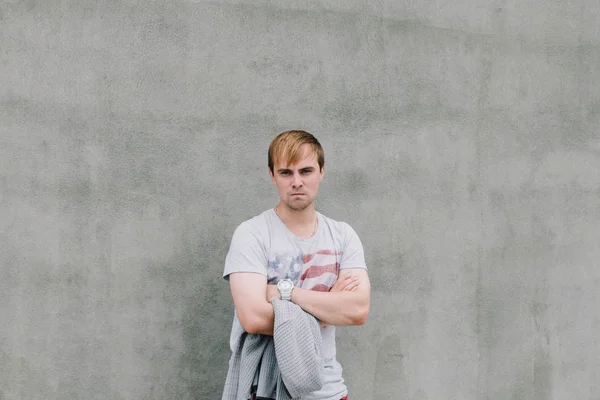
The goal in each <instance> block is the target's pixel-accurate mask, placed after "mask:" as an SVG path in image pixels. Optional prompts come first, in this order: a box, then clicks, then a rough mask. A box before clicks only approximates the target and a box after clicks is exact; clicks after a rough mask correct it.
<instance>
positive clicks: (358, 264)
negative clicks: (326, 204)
mask: <svg viewBox="0 0 600 400" xmlns="http://www.w3.org/2000/svg"><path fill="white" fill-rule="evenodd" d="M343 225H344V231H345V235H344V236H345V240H344V248H343V250H342V259H341V261H340V269H344V268H364V269H367V264H366V263H365V253H364V250H363V246H362V243H361V241H360V238H359V237H358V235H357V234H356V232H355V231H354V229H352V227H351V226H350V225H348V224H346V223H344V224H343Z"/></svg>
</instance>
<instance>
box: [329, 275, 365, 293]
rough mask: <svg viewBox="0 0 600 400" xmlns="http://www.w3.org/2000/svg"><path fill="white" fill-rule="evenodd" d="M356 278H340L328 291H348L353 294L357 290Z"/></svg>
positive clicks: (357, 282) (349, 276) (350, 276)
mask: <svg viewBox="0 0 600 400" xmlns="http://www.w3.org/2000/svg"><path fill="white" fill-rule="evenodd" d="M358 284H359V281H358V278H357V277H356V276H354V275H348V276H347V277H345V278H341V279H338V280H337V281H335V283H334V284H333V286H332V287H331V289H329V291H330V292H343V291H348V292H355V291H357V290H358Z"/></svg>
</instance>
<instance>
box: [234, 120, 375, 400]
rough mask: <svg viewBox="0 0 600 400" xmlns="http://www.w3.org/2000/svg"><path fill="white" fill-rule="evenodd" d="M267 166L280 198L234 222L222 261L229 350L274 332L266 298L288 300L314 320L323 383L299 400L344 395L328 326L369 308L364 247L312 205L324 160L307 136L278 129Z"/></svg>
mask: <svg viewBox="0 0 600 400" xmlns="http://www.w3.org/2000/svg"><path fill="white" fill-rule="evenodd" d="M268 167H269V174H270V177H271V181H272V183H273V184H274V185H275V186H276V187H277V190H278V192H279V198H280V201H279V203H278V204H277V205H276V206H275V207H274V208H272V209H269V210H267V211H265V212H263V213H261V214H260V215H258V216H256V217H254V218H252V219H250V220H248V221H245V222H243V223H242V224H240V225H239V226H238V227H237V229H236V231H235V233H234V235H233V238H232V240H231V246H230V249H229V252H228V254H227V257H226V261H225V271H224V275H223V276H224V277H225V279H228V280H229V283H230V288H231V294H232V297H233V302H234V306H235V316H234V321H233V326H232V332H231V348H232V350H233V349H234V346H235V343H234V338H237V337H239V334H240V332H243V331H246V332H248V333H258V334H263V335H273V318H274V311H273V306H272V305H271V303H270V301H271V300H272V299H273V298H277V299H284V300H289V301H291V302H293V303H295V304H296V305H298V306H299V307H300V308H302V309H303V310H304V311H306V312H307V313H309V314H312V315H313V316H314V317H315V318H317V320H318V321H319V322H320V324H321V336H322V340H323V347H322V352H323V353H322V354H323V358H324V362H325V376H324V382H325V383H324V385H323V387H322V388H321V390H318V391H317V392H313V393H311V394H310V395H309V396H307V397H303V399H310V400H317V399H318V400H340V399H345V398H347V389H346V386H345V384H344V379H343V377H342V367H341V365H340V364H339V363H338V361H337V360H336V345H335V326H343V325H361V324H363V323H364V322H365V320H366V318H367V315H368V313H369V307H370V283H369V278H368V275H367V267H366V264H365V260H364V253H363V247H362V244H361V242H360V239H359V238H358V235H357V234H356V233H355V232H354V230H353V229H352V228H351V227H350V226H349V225H348V224H346V223H344V222H338V221H334V220H332V219H330V218H328V217H326V216H324V215H322V214H320V213H319V212H317V211H316V210H315V198H316V196H317V192H318V189H319V185H320V184H321V181H322V180H323V176H324V172H325V157H324V153H323V148H322V147H321V144H320V143H319V141H318V140H317V139H316V138H315V137H314V136H313V135H311V134H310V133H308V132H304V131H287V132H283V133H281V134H279V135H278V136H277V137H276V138H275V139H273V141H272V142H271V145H270V146H269V153H268Z"/></svg>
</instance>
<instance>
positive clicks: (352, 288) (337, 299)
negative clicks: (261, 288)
mask: <svg viewBox="0 0 600 400" xmlns="http://www.w3.org/2000/svg"><path fill="white" fill-rule="evenodd" d="M348 277H350V278H349V279H352V277H355V278H356V281H354V284H350V285H347V286H346V288H345V289H343V290H341V291H333V290H332V291H330V292H319V291H313V290H307V289H302V288H299V287H296V288H294V290H293V291H292V302H293V303H295V304H297V305H298V306H300V308H302V309H303V310H304V311H306V312H308V313H309V314H312V315H314V316H315V317H316V318H317V319H318V320H319V321H321V323H322V324H326V325H337V326H342V325H362V324H364V323H365V321H366V320H367V316H368V315H369V309H370V303H371V284H370V282H369V275H368V273H367V270H366V269H365V268H344V269H341V270H340V272H339V276H338V282H343V281H344V280H345V279H346V278H348ZM334 286H335V285H334ZM274 297H275V298H279V292H278V291H277V287H276V286H275V285H269V287H268V289H267V298H268V300H269V301H270V300H271V299H272V298H274Z"/></svg>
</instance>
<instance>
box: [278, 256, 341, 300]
mask: <svg viewBox="0 0 600 400" xmlns="http://www.w3.org/2000/svg"><path fill="white" fill-rule="evenodd" d="M341 255H342V252H341V251H339V250H318V251H316V252H315V253H312V254H298V255H295V256H290V255H287V254H286V255H281V254H276V255H274V256H273V257H271V259H270V260H269V265H268V266H267V279H268V282H269V283H271V284H274V283H277V282H279V281H280V280H282V279H291V280H292V281H293V282H294V285H296V286H298V287H301V288H303V289H309V290H317V291H321V292H328V291H329V289H331V287H332V286H333V284H334V283H335V281H336V280H337V277H338V272H339V270H340V259H341Z"/></svg>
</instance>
